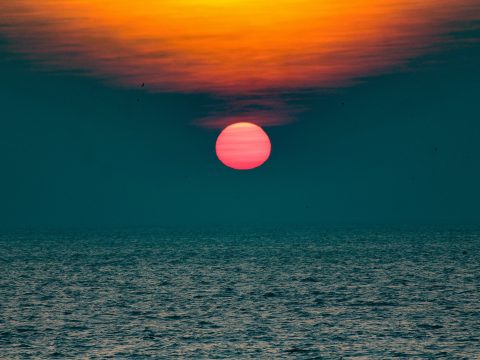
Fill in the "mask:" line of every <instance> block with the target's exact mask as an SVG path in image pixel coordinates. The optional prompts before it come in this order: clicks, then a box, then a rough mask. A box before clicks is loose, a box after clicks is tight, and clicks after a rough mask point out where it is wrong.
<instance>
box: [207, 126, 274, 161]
mask: <svg viewBox="0 0 480 360" xmlns="http://www.w3.org/2000/svg"><path fill="white" fill-rule="evenodd" d="M271 151H272V144H271V143H270V138H269V137H268V135H267V133H266V132H265V131H264V130H263V129H262V128H261V127H260V126H258V125H255V124H252V123H249V122H239V123H236V124H232V125H229V126H227V127H226V128H225V129H223V131H222V132H221V133H220V135H219V136H218V139H217V143H216V152H217V156H218V159H219V160H220V161H221V162H222V163H223V164H224V165H226V166H228V167H230V168H232V169H235V170H250V169H254V168H257V167H259V166H261V165H262V164H264V163H265V161H267V160H268V158H269V157H270V153H271Z"/></svg>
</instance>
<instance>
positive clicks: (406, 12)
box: [0, 0, 480, 98]
mask: <svg viewBox="0 0 480 360" xmlns="http://www.w3.org/2000/svg"><path fill="white" fill-rule="evenodd" d="M0 13H1V14H2V16H1V18H0V34H3V35H4V36H6V37H7V38H9V39H11V40H12V41H11V44H12V47H13V49H14V50H16V51H19V52H22V53H24V54H26V55H27V56H29V57H30V58H31V59H33V60H37V61H41V63H42V64H44V65H45V66H47V67H49V66H53V67H59V68H66V69H80V70H82V71H86V72H87V73H89V74H91V75H93V76H97V77H100V78H104V79H106V80H108V81H111V82H113V83H116V84H118V85H123V86H138V84H141V83H147V84H148V89H149V90H151V91H175V92H207V93H213V94H217V95H222V96H248V97H255V96H258V97H259V98H261V97H265V96H266V97H268V95H269V94H272V93H275V92H278V91H282V92H285V91H295V90H298V89H305V88H331V87H339V86H345V85H349V84H352V83H354V82H355V81H356V79H358V78H360V77H364V76H367V75H371V74H377V73H380V72H382V71H386V70H388V69H389V68H391V67H392V66H397V65H400V64H402V63H404V62H405V61H407V60H408V59H410V58H412V57H414V56H417V55H419V54H421V53H423V52H425V51H428V50H429V49H430V48H431V47H432V46H435V44H437V42H438V41H439V39H440V36H441V35H442V34H445V33H446V32H448V31H452V30H456V29H457V26H458V25H454V24H458V20H462V21H464V22H468V21H469V20H474V19H475V17H476V18H479V17H480V16H479V15H478V14H480V2H478V0H335V1H333V0H275V1H272V0H161V1H158V0H135V1H131V0H15V1H2V2H1V3H0ZM475 14H476V15H475Z"/></svg>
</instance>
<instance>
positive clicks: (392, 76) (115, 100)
mask: <svg viewBox="0 0 480 360" xmlns="http://www.w3.org/2000/svg"><path fill="white" fill-rule="evenodd" d="M457 38H458V39H459V40H460V39H462V40H465V39H470V41H468V42H466V43H463V42H460V41H458V42H453V43H451V44H449V45H448V46H446V47H444V48H443V50H442V51H440V52H437V53H434V54H429V55H427V56H423V57H422V58H417V59H413V60H412V61H411V62H410V64H409V65H408V66H407V67H402V69H397V70H395V69H394V70H392V71H391V72H390V73H387V74H383V75H381V76H375V77H371V78H364V79H363V80H362V81H361V83H359V84H357V85H355V86H352V87H347V88H341V89H337V90H335V91H328V92H327V91H318V92H316V93H311V94H308V96H307V95H301V96H300V95H299V96H297V98H298V99H299V100H298V102H299V105H301V107H302V108H303V109H305V110H304V111H303V112H302V113H299V114H297V115H296V119H295V120H296V121H295V122H293V123H291V124H289V125H284V126H277V127H268V128H266V131H267V132H268V134H269V135H270V137H271V141H272V146H273V149H272V156H271V158H270V160H269V161H268V162H267V163H266V164H265V165H264V166H263V167H261V168H259V169H256V170H253V171H247V172H238V171H234V170H231V169H228V168H226V167H224V166H223V165H222V164H221V163H220V162H219V161H218V160H217V158H216V156H215V152H214V143H215V139H216V136H217V135H218V130H213V129H204V128H200V127H197V126H194V125H192V123H194V122H195V121H196V120H197V119H199V118H201V117H204V116H205V115H206V114H207V110H206V109H209V108H211V107H212V104H215V102H216V101H217V100H214V99H212V98H211V97H209V96H207V95H200V94H197V95H196V94H191V95H186V94H175V93H169V94H162V93H160V94H158V93H157V94H149V93H146V92H145V91H143V90H142V89H141V88H138V89H122V88H116V87H114V86H111V85H108V84H105V83H103V82H102V81H100V80H98V79H95V78H91V77H84V76H82V75H81V74H74V73H70V72H67V71H62V72H55V71H53V70H50V71H41V70H39V69H38V66H35V65H34V64H32V63H30V62H28V61H26V60H24V59H22V58H21V57H20V56H18V55H17V54H14V53H11V52H9V51H8V48H7V46H5V42H1V43H0V79H1V82H0V165H1V169H2V171H1V177H0V199H1V200H0V227H4V228H10V227H84V226H87V227H112V226H203V225H277V224H278V225H279V224H293V225H318V226H322V225H338V224H340V225H341V224H365V225H372V224H379V225H381V224H388V225H419V224H421V225H459V224H479V223H480V211H479V210H478V209H479V204H480V187H479V184H480V161H479V159H480V141H479V136H480V121H479V120H480V102H479V96H480V69H479V64H480V42H479V40H480V31H479V30H478V24H474V25H472V31H469V32H468V33H463V34H458V35H457Z"/></svg>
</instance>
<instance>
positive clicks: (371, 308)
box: [0, 230, 480, 359]
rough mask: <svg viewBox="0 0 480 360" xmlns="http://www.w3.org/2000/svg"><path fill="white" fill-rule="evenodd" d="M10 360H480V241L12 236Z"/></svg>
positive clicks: (7, 323) (3, 333)
mask: <svg viewBox="0 0 480 360" xmlns="http://www.w3.org/2000/svg"><path fill="white" fill-rule="evenodd" d="M0 271H1V272H0V300H1V301H0V356H1V357H2V358H28V357H31V358H55V357H58V358H63V357H69V358H72V357H74V358H79V357H80V358H108V357H116V358H140V359H141V358H147V357H154V358H171V357H180V358H208V359H215V358H235V359H240V358H241V359H243V358H301V359H312V358H327V359H328V358H333V359H335V358H365V359H386V358H395V357H398V358H429V359H433V358H452V359H455V358H458V359H461V358H466V359H475V358H480V232H475V231H393V230H388V231H387V230H376V231H365V230H361V231H360V230H358V231H329V232H322V231H298V232H290V233H288V232H282V231H278V232H253V231H249V232H248V233H246V234H245V233H243V234H242V233H240V232H238V233H232V232H223V233H220V232H219V233H215V232H210V233H208V232H204V233H185V232H184V233H169V232H166V231H165V232H162V231H119V232H111V233H43V234H35V233H26V232H23V233H9V234H3V235H1V236H0Z"/></svg>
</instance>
